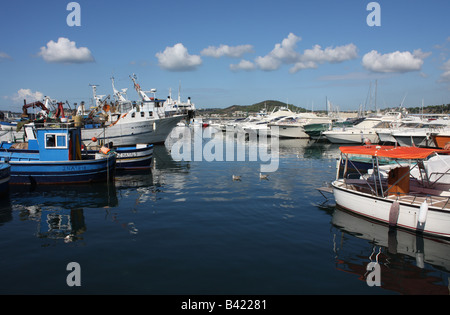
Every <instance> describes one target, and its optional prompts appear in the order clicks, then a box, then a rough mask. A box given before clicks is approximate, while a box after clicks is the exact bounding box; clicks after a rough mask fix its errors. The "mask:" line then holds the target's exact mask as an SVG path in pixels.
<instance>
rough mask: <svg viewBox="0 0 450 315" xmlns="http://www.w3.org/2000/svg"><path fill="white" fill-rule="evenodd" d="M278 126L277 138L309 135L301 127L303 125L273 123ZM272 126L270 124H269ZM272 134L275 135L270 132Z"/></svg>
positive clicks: (307, 136)
mask: <svg viewBox="0 0 450 315" xmlns="http://www.w3.org/2000/svg"><path fill="white" fill-rule="evenodd" d="M273 126H277V127H278V137H279V138H302V139H303V138H306V139H307V138H309V135H308V134H307V133H306V132H305V130H304V129H303V126H295V125H273ZM271 127H272V126H271ZM272 136H276V134H275V133H272Z"/></svg>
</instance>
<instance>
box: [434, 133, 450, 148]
mask: <svg viewBox="0 0 450 315" xmlns="http://www.w3.org/2000/svg"><path fill="white" fill-rule="evenodd" d="M433 141H434V144H435V145H436V147H438V148H444V147H445V145H446V144H447V143H449V142H450V135H448V134H443V135H440V134H437V135H434V136H433Z"/></svg>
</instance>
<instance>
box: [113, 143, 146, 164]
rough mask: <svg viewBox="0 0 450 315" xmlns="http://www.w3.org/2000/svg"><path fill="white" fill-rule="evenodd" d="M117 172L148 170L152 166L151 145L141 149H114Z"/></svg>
mask: <svg viewBox="0 0 450 315" xmlns="http://www.w3.org/2000/svg"><path fill="white" fill-rule="evenodd" d="M116 154H117V163H116V169H117V170H140V169H148V168H150V167H151V165H152V159H153V145H146V146H143V147H139V146H137V147H119V148H117V149H116Z"/></svg>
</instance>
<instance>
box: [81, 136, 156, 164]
mask: <svg viewBox="0 0 450 315" xmlns="http://www.w3.org/2000/svg"><path fill="white" fill-rule="evenodd" d="M102 150H111V151H113V152H115V153H116V170H118V171H120V170H125V171H129V170H145V169H150V168H151V166H152V161H153V144H136V145H135V146H126V147H114V145H113V143H112V142H110V143H108V144H106V145H104V146H102V147H99V146H90V148H89V149H88V150H82V155H83V156H91V157H92V156H94V155H95V154H96V153H97V152H99V151H102Z"/></svg>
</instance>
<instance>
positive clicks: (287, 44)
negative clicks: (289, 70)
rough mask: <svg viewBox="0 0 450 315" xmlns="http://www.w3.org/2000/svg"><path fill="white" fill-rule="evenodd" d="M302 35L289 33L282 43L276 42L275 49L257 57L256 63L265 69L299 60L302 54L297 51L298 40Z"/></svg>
mask: <svg viewBox="0 0 450 315" xmlns="http://www.w3.org/2000/svg"><path fill="white" fill-rule="evenodd" d="M300 40H301V37H298V36H296V35H295V34H293V33H289V35H288V37H286V38H284V39H283V40H282V42H281V43H280V44H275V47H274V49H272V51H271V52H270V53H268V54H267V55H266V56H264V57H261V56H260V57H257V58H256V59H255V63H256V65H257V66H258V67H259V68H260V69H261V70H264V71H273V70H277V69H278V68H279V67H280V66H281V65H282V64H292V63H295V62H297V61H298V60H299V58H300V54H299V53H298V52H296V51H295V48H296V46H297V42H298V41H300Z"/></svg>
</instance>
